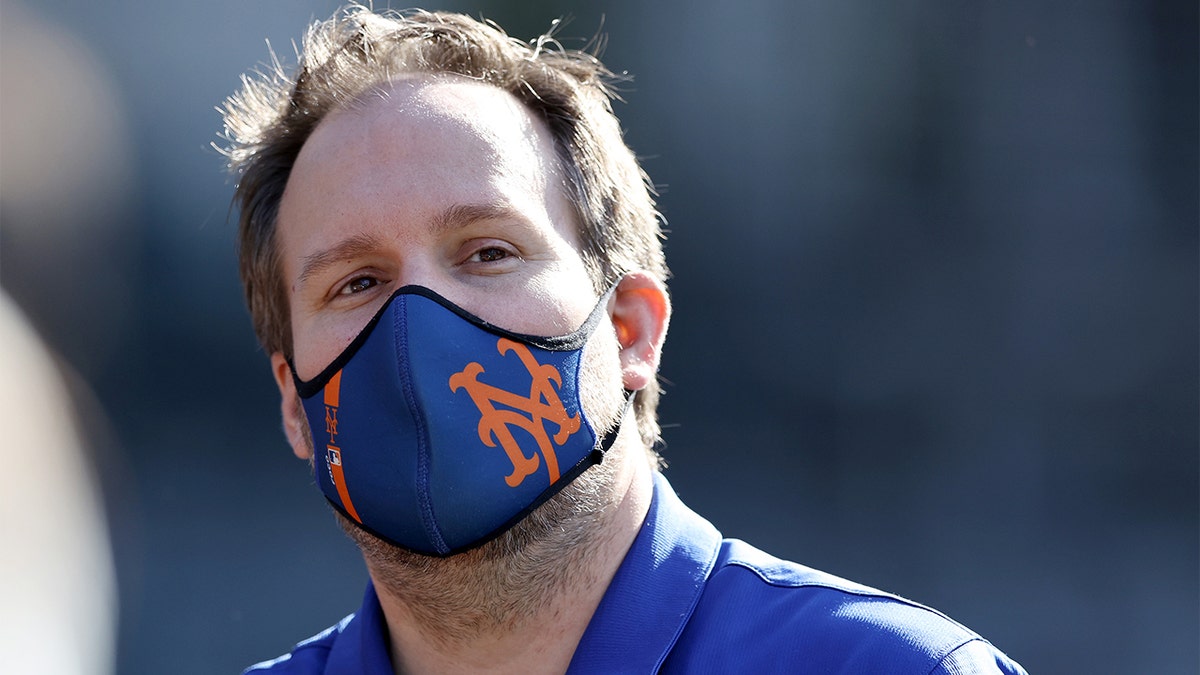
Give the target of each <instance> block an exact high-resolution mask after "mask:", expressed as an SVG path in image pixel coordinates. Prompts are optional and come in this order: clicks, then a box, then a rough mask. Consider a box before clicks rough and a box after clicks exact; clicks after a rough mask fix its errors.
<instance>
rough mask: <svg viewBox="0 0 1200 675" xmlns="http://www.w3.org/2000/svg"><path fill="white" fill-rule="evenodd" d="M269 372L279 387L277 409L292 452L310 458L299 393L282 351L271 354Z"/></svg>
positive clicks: (310, 448) (308, 441)
mask: <svg viewBox="0 0 1200 675" xmlns="http://www.w3.org/2000/svg"><path fill="white" fill-rule="evenodd" d="M271 372H272V373H274V375H275V384H276V385H277V386H278V387H279V397H280V401H279V410H280V413H281V414H282V416H283V435H284V436H286V437H287V441H288V445H291V446H292V452H294V453H295V454H296V456H297V457H299V458H300V459H312V442H311V440H310V439H309V438H308V424H307V423H306V420H305V419H304V406H303V405H301V403H300V395H299V394H297V393H296V383H295V381H294V380H293V379H292V369H291V367H290V366H288V362H287V359H286V358H284V356H283V352H275V353H274V354H272V355H271Z"/></svg>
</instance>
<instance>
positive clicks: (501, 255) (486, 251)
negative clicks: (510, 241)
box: [475, 246, 508, 262]
mask: <svg viewBox="0 0 1200 675" xmlns="http://www.w3.org/2000/svg"><path fill="white" fill-rule="evenodd" d="M475 255H476V256H477V257H478V258H479V262H496V261H497V260H503V259H505V258H507V257H508V251H505V250H504V249H502V248H497V247H495V246H489V247H488V248H483V249H479V251H478V252H476V253H475Z"/></svg>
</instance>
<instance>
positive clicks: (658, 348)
mask: <svg viewBox="0 0 1200 675" xmlns="http://www.w3.org/2000/svg"><path fill="white" fill-rule="evenodd" d="M670 319H671V299H670V298H669V297H668V296H667V289H666V287H665V286H663V284H662V282H660V281H659V280H658V279H656V278H654V277H653V276H651V275H650V274H648V273H646V272H631V273H629V274H627V275H625V277H624V278H622V279H621V282H620V283H619V284H617V290H616V292H615V293H614V294H613V300H612V320H613V326H614V327H615V328H616V331H617V341H618V342H619V343H620V345H621V376H622V379H623V382H624V385H625V388H626V389H629V390H637V389H641V388H643V387H645V386H646V385H647V384H649V383H650V382H651V381H653V379H654V377H655V375H656V374H657V372H658V361H659V357H660V356H661V355H662V346H663V341H664V340H665V339H666V337H667V324H668V323H669V322H670Z"/></svg>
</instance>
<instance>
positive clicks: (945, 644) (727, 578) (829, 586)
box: [664, 539, 1024, 675]
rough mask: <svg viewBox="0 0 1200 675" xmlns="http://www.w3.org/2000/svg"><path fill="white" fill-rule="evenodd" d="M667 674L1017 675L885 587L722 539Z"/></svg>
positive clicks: (966, 633)
mask: <svg viewBox="0 0 1200 675" xmlns="http://www.w3.org/2000/svg"><path fill="white" fill-rule="evenodd" d="M664 665H665V666H667V668H665V670H666V671H668V672H671V671H674V672H729V671H738V672H779V671H785V672H815V673H920V674H921V675H925V674H927V673H939V672H944V673H967V672H970V673H1014V674H1023V673H1024V671H1023V670H1021V668H1020V666H1018V665H1017V664H1015V663H1014V662H1012V661H1011V660H1009V659H1008V657H1006V656H1005V655H1004V654H1003V653H1001V652H1000V651H998V650H996V649H995V648H994V647H992V645H991V644H990V643H988V642H987V641H986V640H984V639H983V638H981V637H980V636H979V635H978V634H976V633H975V632H973V631H971V630H970V629H968V628H966V627H964V626H962V625H961V624H959V623H957V622H955V621H954V620H952V619H950V618H949V617H947V616H946V615H944V614H942V613H941V612H938V611H936V610H934V609H931V608H929V607H926V606H924V605H921V604H918V603H915V602H912V601H910V600H906V599H904V598H901V597H899V596H896V595H892V594H890V593H885V592H883V591H879V590H876V589H874V588H870V587H868V586H864V585H862V584H857V583H854V582H852V581H849V580H846V579H842V578H840V577H837V576H834V575H832V574H827V573H825V572H821V571H819V570H814V569H812V568H809V567H805V566H804V565H800V564H797V563H793V562H788V561H785V560H780V559H778V558H775V557H773V556H771V555H769V554H767V553H764V552H763V551H760V550H758V549H756V548H754V547H752V546H750V545H748V544H746V543H745V542H742V541H738V540H736V539H727V540H725V541H723V542H722V544H721V550H720V553H719V555H718V558H717V561H716V565H715V566H714V568H713V571H712V574H711V575H710V576H709V578H708V581H707V583H706V585H705V589H704V591H703V593H702V595H701V597H700V600H699V603H698V604H697V606H696V608H695V611H694V612H693V614H692V617H691V619H690V620H689V621H688V623H687V626H686V628H685V629H684V631H683V633H682V634H681V635H680V637H679V641H678V642H677V643H676V645H675V648H674V649H673V650H672V652H671V656H670V658H669V660H668V662H667V663H666V664H664Z"/></svg>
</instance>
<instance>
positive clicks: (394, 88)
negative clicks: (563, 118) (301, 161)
mask: <svg viewBox="0 0 1200 675" xmlns="http://www.w3.org/2000/svg"><path fill="white" fill-rule="evenodd" d="M345 116H350V117H354V118H357V120H358V122H359V123H365V124H376V123H379V124H384V125H389V126H390V127H391V128H393V129H394V128H395V127H394V126H393V125H395V124H397V123H408V124H412V125H420V126H424V125H434V124H437V125H443V126H447V127H449V128H451V129H453V130H456V131H459V132H466V133H468V134H472V135H480V136H482V137H484V138H486V139H488V140H490V141H492V142H497V141H523V142H526V143H528V142H536V140H537V137H538V136H539V135H543V134H545V129H543V128H541V126H542V125H540V124H539V123H538V122H537V121H536V120H535V119H534V116H533V115H532V113H531V112H530V111H529V109H528V108H527V107H526V106H525V105H524V104H523V103H521V102H520V101H518V100H517V98H516V97H515V96H513V95H512V94H511V93H509V92H507V91H504V90H503V89H500V88H499V87H496V86H494V85H491V84H488V83H485V82H481V81H478V80H473V79H470V78H467V77H463V76H461V75H454V74H444V73H443V74H437V75H423V74H410V75H406V76H402V77H397V78H394V79H392V80H390V81H388V82H385V83H381V84H378V85H375V86H373V87H371V88H370V89H369V90H367V91H366V92H364V93H363V94H360V95H359V96H358V97H356V98H355V99H354V100H353V101H352V102H351V103H349V104H348V105H346V106H344V107H342V108H339V109H337V110H335V111H333V112H331V113H330V114H329V115H328V116H327V117H326V120H325V121H324V122H322V125H321V126H325V125H326V124H327V123H332V122H333V121H334V120H337V119H339V118H342V117H345ZM318 129H320V127H318ZM314 135H315V134H314Z"/></svg>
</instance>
